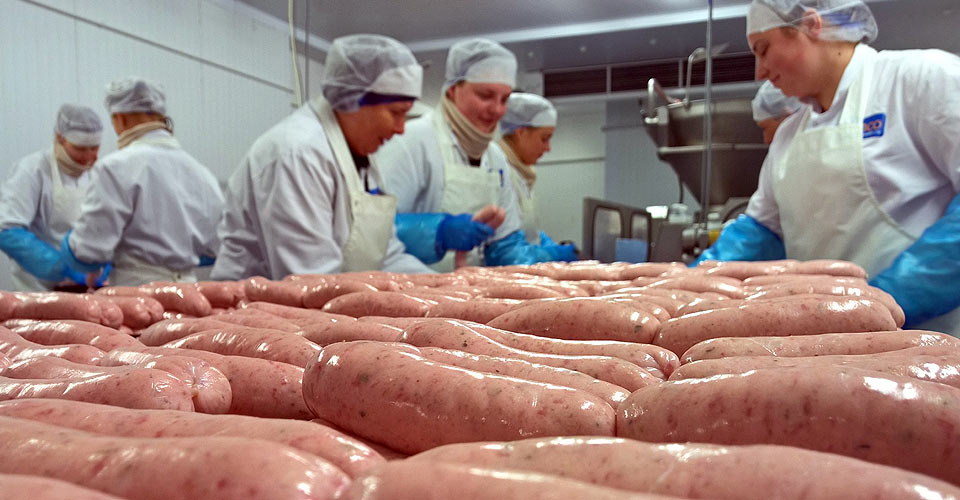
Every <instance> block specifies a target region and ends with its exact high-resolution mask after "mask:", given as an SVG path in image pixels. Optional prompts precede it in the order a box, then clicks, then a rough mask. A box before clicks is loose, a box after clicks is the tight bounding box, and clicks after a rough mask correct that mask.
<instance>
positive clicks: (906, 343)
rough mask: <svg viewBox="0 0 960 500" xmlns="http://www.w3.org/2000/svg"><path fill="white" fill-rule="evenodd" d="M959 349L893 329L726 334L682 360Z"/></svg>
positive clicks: (936, 337) (936, 336) (932, 336)
mask: <svg viewBox="0 0 960 500" xmlns="http://www.w3.org/2000/svg"><path fill="white" fill-rule="evenodd" d="M923 346H944V347H951V346H952V347H957V348H960V339H957V338H955V337H950V336H949V335H944V334H942V333H937V332H928V331H924V330H894V331H886V332H867V333H824V334H820V335H801V336H798V337H728V338H719V339H710V340H706V341H704V342H700V343H699V344H697V345H695V346H693V347H691V348H690V349H688V350H687V352H685V353H683V356H682V358H681V359H682V360H683V362H684V363H690V362H692V361H697V360H700V359H715V358H726V357H732V356H782V357H802V356H826V355H830V354H873V353H877V352H887V351H897V350H900V349H909V348H911V347H923Z"/></svg>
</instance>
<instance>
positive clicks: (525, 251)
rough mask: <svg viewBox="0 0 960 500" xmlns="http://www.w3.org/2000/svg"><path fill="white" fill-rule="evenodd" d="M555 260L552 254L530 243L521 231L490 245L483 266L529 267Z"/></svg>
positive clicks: (485, 252)
mask: <svg viewBox="0 0 960 500" xmlns="http://www.w3.org/2000/svg"><path fill="white" fill-rule="evenodd" d="M553 260H555V259H554V258H553V256H552V255H550V252H548V251H547V250H545V249H544V248H542V247H540V246H537V245H531V244H530V243H528V242H527V239H526V237H524V235H523V231H519V230H517V231H514V232H512V233H510V234H509V235H508V236H507V237H505V238H502V239H499V240H497V241H494V242H493V243H490V244H488V245H487V247H486V248H485V249H484V251H483V264H484V265H486V266H511V265H529V264H536V263H538V262H551V261H553Z"/></svg>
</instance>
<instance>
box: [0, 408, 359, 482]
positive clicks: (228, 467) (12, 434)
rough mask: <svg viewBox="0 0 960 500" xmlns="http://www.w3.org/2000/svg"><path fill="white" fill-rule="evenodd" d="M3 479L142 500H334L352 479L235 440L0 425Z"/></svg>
mask: <svg viewBox="0 0 960 500" xmlns="http://www.w3.org/2000/svg"><path fill="white" fill-rule="evenodd" d="M0 472H7V473H14V474H21V473H29V474H38V475H42V476H46V477H52V478H56V479H62V480H64V481H68V482H71V483H74V484H78V485H81V486H84V487H88V488H93V489H95V490H100V491H104V492H107V493H110V494H114V495H117V496H121V497H126V498H135V499H138V500H154V499H156V500H181V499H182V500H188V499H198V498H203V499H205V500H218V499H219V500H254V499H256V500H281V499H282V500H319V499H333V498H335V497H336V495H337V493H338V492H339V491H340V490H342V489H344V488H345V487H346V486H347V484H348V483H349V481H350V479H349V477H347V475H346V474H344V473H343V471H341V470H340V469H338V468H336V467H335V466H333V465H332V464H330V463H329V462H327V461H325V460H323V459H321V458H318V457H314V456H311V455H309V454H306V453H302V452H300V451H298V450H296V449H293V448H290V447H288V446H284V445H281V444H277V443H269V442H266V441H262V440H254V439H244V438H235V437H197V438H166V439H152V438H119V437H112V436H98V435H95V434H89V433H86V432H81V431H76V430H73V429H64V428H62V427H56V426H53V425H49V424H43V423H40V422H33V421H30V420H22V419H14V418H8V417H0Z"/></svg>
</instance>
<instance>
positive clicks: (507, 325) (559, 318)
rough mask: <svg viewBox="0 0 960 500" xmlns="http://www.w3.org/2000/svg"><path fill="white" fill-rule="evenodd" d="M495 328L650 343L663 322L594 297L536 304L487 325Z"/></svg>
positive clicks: (495, 319)
mask: <svg viewBox="0 0 960 500" xmlns="http://www.w3.org/2000/svg"><path fill="white" fill-rule="evenodd" d="M487 324H488V325H490V326H492V327H494V328H501V329H504V330H509V331H511V332H519V333H529V334H532V335H539V336H541V337H552V338H557V339H565V340H619V341H623V342H638V343H650V341H652V340H653V337H654V336H655V335H656V333H657V330H658V329H659V328H660V322H659V321H657V319H656V318H654V317H653V316H652V315H651V314H650V313H647V312H646V311H643V310H640V309H639V308H637V307H634V306H631V305H630V304H622V303H613V302H606V301H602V300H595V299H591V298H572V299H563V300H556V301H543V302H532V303H529V304H524V305H521V306H519V307H518V308H517V309H515V310H513V311H510V312H508V313H506V314H502V315H500V316H497V317H496V318H494V319H493V320H492V321H490V322H489V323H487Z"/></svg>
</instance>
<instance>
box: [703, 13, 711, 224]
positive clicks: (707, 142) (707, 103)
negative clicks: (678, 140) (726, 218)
mask: <svg viewBox="0 0 960 500" xmlns="http://www.w3.org/2000/svg"><path fill="white" fill-rule="evenodd" d="M707 4H708V8H707V50H706V52H707V54H706V57H707V71H706V75H705V77H704V81H703V88H704V108H705V112H704V117H703V144H704V146H705V148H704V150H703V165H702V170H701V172H700V182H701V184H700V187H701V193H700V222H701V223H702V224H703V225H704V228H706V224H707V212H708V211H709V210H710V182H711V178H710V177H711V175H710V174H711V169H712V167H713V106H712V100H713V95H712V94H713V91H712V88H711V87H713V0H707Z"/></svg>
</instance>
